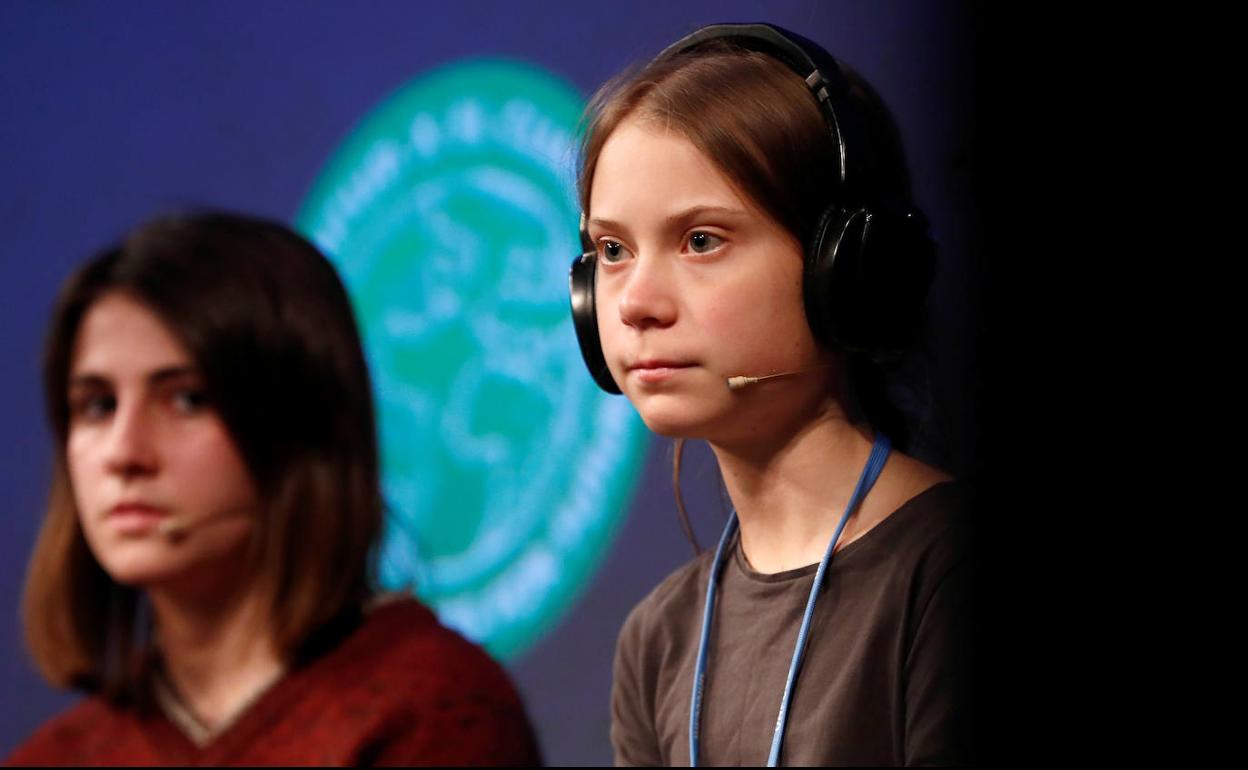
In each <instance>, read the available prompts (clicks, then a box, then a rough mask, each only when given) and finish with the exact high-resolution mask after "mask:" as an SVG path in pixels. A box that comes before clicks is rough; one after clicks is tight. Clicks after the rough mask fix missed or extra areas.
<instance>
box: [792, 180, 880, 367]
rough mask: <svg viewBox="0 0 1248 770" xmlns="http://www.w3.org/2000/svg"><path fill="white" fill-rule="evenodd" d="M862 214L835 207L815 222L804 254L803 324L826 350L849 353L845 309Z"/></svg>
mask: <svg viewBox="0 0 1248 770" xmlns="http://www.w3.org/2000/svg"><path fill="white" fill-rule="evenodd" d="M865 218H866V211H865V210H863V209H854V210H845V209H842V208H840V207H839V206H836V205H835V204H833V205H831V206H829V207H828V208H827V209H826V210H825V211H824V212H823V215H822V216H821V217H820V218H819V224H818V225H817V226H816V228H815V235H814V238H812V239H811V244H810V248H809V249H808V251H807V254H806V274H805V276H804V278H803V281H802V298H803V301H804V302H805V305H806V320H807V322H808V323H809V324H810V329H811V331H812V332H814V335H815V339H817V340H818V341H820V342H822V343H823V344H825V345H828V346H830V347H834V348H839V349H842V350H852V349H853V347H852V340H851V339H850V337H849V335H847V331H848V330H849V329H852V328H853V327H854V326H855V324H853V323H852V322H851V320H850V319H849V313H850V312H852V309H851V308H850V307H849V305H850V304H852V302H853V298H854V296H855V294H856V292H855V291H854V282H855V281H856V273H857V264H858V262H859V260H860V253H861V248H860V247H861V240H862V231H863V227H864V222H865Z"/></svg>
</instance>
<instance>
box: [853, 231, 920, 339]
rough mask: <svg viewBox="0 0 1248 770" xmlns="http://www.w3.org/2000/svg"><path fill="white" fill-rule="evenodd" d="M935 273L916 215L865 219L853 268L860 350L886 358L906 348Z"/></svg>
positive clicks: (917, 322) (856, 333)
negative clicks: (858, 258) (855, 277)
mask: <svg viewBox="0 0 1248 770" xmlns="http://www.w3.org/2000/svg"><path fill="white" fill-rule="evenodd" d="M935 271H936V246H935V244H934V243H933V242H932V240H931V238H930V237H929V236H928V231H927V220H926V219H925V218H924V217H923V215H922V214H921V213H919V211H918V210H916V209H904V210H900V211H899V210H890V209H880V210H877V211H873V212H872V213H871V214H869V215H868V217H867V221H866V226H865V228H864V230H863V235H862V243H861V249H860V262H859V266H858V284H857V291H858V293H859V294H858V306H857V308H856V312H855V315H854V321H855V322H857V323H858V327H857V328H855V329H854V330H853V332H852V333H853V334H854V335H855V336H856V337H857V338H858V339H860V340H862V341H863V344H864V347H865V348H866V349H869V350H871V351H872V352H875V353H878V354H885V355H887V354H891V353H897V352H900V351H902V350H904V349H905V348H906V347H907V346H908V345H910V343H911V342H912V341H913V338H914V333H915V331H916V330H917V329H918V327H919V323H920V321H921V320H922V312H923V301H924V299H925V298H926V297H927V291H928V289H929V288H930V287H931V284H932V278H933V276H934V275H935Z"/></svg>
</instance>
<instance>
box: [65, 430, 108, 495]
mask: <svg viewBox="0 0 1248 770" xmlns="http://www.w3.org/2000/svg"><path fill="white" fill-rule="evenodd" d="M94 460H95V452H94V451H93V442H92V441H91V438H90V436H87V435H83V434H82V433H81V432H73V433H71V434H70V435H69V438H68V439H67V440H66V442H65V472H66V474H67V475H68V476H69V486H70V489H71V490H72V491H73V495H74V502H75V504H76V505H77V507H78V510H79V511H80V512H81V513H84V514H85V513H86V512H87V511H88V510H90V508H91V499H92V497H93V496H94V494H95V493H96V491H97V490H96V484H97V483H98V481H99V480H100V479H101V477H102V473H101V472H100V468H99V467H98V463H96V462H95V461H94Z"/></svg>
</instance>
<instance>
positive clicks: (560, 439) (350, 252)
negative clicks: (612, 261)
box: [297, 59, 648, 660]
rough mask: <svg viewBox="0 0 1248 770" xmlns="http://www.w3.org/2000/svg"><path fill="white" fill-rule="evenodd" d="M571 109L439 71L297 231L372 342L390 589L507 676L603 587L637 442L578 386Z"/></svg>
mask: <svg viewBox="0 0 1248 770" xmlns="http://www.w3.org/2000/svg"><path fill="white" fill-rule="evenodd" d="M581 109H582V100H581V98H580V96H579V95H578V94H577V93H576V91H575V90H574V89H573V88H571V87H570V86H568V85H566V84H565V83H563V82H562V81H560V80H559V79H557V78H555V77H554V76H552V75H551V74H550V73H547V72H545V71H542V70H540V69H537V68H536V67H533V66H531V65H527V64H522V63H518V62H510V61H500V60H492V59H491V60H467V61H462V62H458V63H454V64H452V65H449V66H446V67H444V68H442V69H440V70H437V71H434V72H432V73H430V74H427V75H424V76H421V77H419V78H416V79H415V80H413V81H411V82H409V83H407V84H406V85H404V86H403V87H402V88H400V89H399V90H398V91H397V92H395V93H394V94H392V95H391V96H390V97H389V98H387V99H386V100H385V101H384V102H383V103H382V104H381V105H380V106H378V107H377V108H376V109H374V110H373V111H372V112H371V113H370V114H368V115H367V116H365V117H364V118H363V119H362V120H361V121H360V122H359V123H358V124H357V125H356V127H355V128H354V129H353V131H352V133H351V134H350V136H349V137H348V138H347V139H346V141H345V142H344V143H343V144H342V146H341V147H339V149H338V150H337V151H336V152H335V154H334V155H333V157H332V158H331V159H330V161H329V162H328V163H327V164H326V166H325V168H324V169H323V171H322V173H321V175H320V177H319V178H318V179H317V181H316V183H315V185H314V187H313V189H312V192H311V193H310V195H309V196H308V198H307V200H306V201H304V204H303V206H302V208H301V210H300V213H299V216H298V218H297V227H298V228H299V229H300V230H301V231H302V232H304V233H306V234H307V235H308V236H309V237H310V238H311V239H312V240H313V241H315V242H316V243H317V245H318V246H320V247H321V248H322V249H323V250H324V251H325V253H326V254H327V255H328V256H329V257H330V259H332V260H333V261H334V263H335V264H336V266H337V267H338V270H339V272H340V274H341V275H342V277H343V280H344V281H345V283H346V284H347V287H348V290H349V291H350V293H351V298H352V302H353V303H354V306H355V311H356V314H357V318H358V319H359V323H360V327H361V333H362V335H363V337H364V346H365V350H366V353H367V356H368V361H369V367H370V371H371V374H372V377H373V381H374V388H375V392H376V396H377V402H378V412H379V414H378V418H379V422H380V425H379V428H380V436H381V444H382V462H383V476H384V482H383V486H384V491H385V495H386V501H387V505H388V512H387V525H386V534H385V540H384V543H383V546H382V550H381V579H382V582H383V584H385V585H386V586H387V587H403V586H409V585H412V586H414V587H415V589H416V592H417V593H418V594H419V595H420V596H421V598H422V599H423V600H424V601H426V602H427V603H428V604H430V605H431V606H432V607H433V608H434V609H435V610H436V611H437V612H438V614H439V616H441V618H442V619H443V621H444V622H446V623H447V624H448V625H450V626H452V627H455V628H458V629H460V630H461V631H463V632H464V633H465V634H466V635H467V636H470V637H472V638H474V639H476V640H478V641H480V642H482V643H483V644H484V645H485V646H486V648H487V649H489V650H490V651H491V652H492V653H493V654H494V655H495V656H497V657H499V658H501V659H504V660H506V659H509V658H511V657H514V656H515V655H517V654H519V653H521V652H523V651H524V650H525V649H526V648H527V647H529V646H530V645H531V644H532V643H533V642H535V641H536V640H537V639H539V638H540V637H541V635H542V633H543V632H544V631H545V630H547V629H548V628H549V627H551V626H552V625H554V624H555V623H556V622H557V621H558V619H559V618H560V617H561V616H562V614H563V613H564V611H565V610H567V609H568V607H569V605H570V604H571V603H572V601H573V600H574V599H575V598H576V596H577V595H578V593H579V591H580V589H581V587H582V586H583V585H584V584H585V583H586V582H587V581H588V580H589V578H590V577H591V576H592V574H593V571H594V568H595V567H596V566H597V564H598V562H599V560H600V559H601V558H602V556H603V555H604V553H605V551H606V549H607V547H608V545H609V544H610V542H611V539H612V537H613V535H614V533H615V529H616V525H617V523H618V521H619V519H620V518H621V516H622V515H623V514H624V512H625V511H626V510H627V508H628V504H629V501H630V498H631V497H632V490H633V487H634V485H635V484H636V483H637V480H638V478H639V476H640V471H641V464H642V459H643V456H644V454H645V449H646V444H647V435H648V434H647V433H646V431H645V428H644V426H643V425H642V423H641V421H640V420H639V419H638V418H637V416H636V414H635V413H634V412H633V410H632V408H631V407H630V406H629V404H628V402H627V401H625V400H624V399H622V398H618V397H611V396H608V395H606V394H604V393H602V392H601V391H599V390H598V389H597V387H596V386H595V385H594V383H593V380H592V379H590V376H589V374H588V373H587V372H586V371H585V366H584V364H583V363H582V361H581V357H580V352H579V349H578V348H577V344H576V338H575V335H574V333H573V331H572V323H571V318H570V315H569V311H568V295H567V291H568V289H567V286H568V283H567V281H568V278H567V271H568V263H569V262H570V261H571V257H572V255H574V254H575V253H577V252H578V251H579V250H580V244H579V239H578V236H577V221H578V217H579V211H578V207H577V204H576V200H575V193H574V188H573V180H574V167H575V159H576V127H577V122H578V121H579V119H580V114H581Z"/></svg>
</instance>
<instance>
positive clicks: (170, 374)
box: [69, 365, 199, 388]
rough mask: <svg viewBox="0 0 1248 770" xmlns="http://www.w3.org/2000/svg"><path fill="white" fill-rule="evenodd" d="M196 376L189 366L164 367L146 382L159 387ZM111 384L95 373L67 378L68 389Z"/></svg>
mask: <svg viewBox="0 0 1248 770" xmlns="http://www.w3.org/2000/svg"><path fill="white" fill-rule="evenodd" d="M198 376H199V369H197V368H196V367H194V366H189V365H184V366H166V367H162V368H160V369H157V370H156V371H154V372H152V373H151V374H149V375H147V382H148V384H150V385H160V384H162V383H166V382H169V381H170V380H178V379H182V378H183V377H198ZM111 382H112V381H111V380H110V379H109V378H108V377H106V376H104V375H102V374H97V373H95V372H83V373H81V374H75V375H73V376H71V377H70V378H69V387H70V388H90V387H101V386H108V385H109V384H110V383H111Z"/></svg>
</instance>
